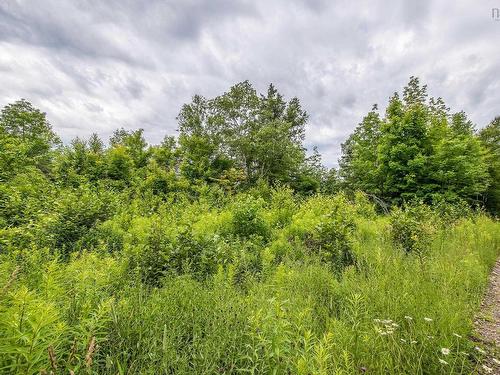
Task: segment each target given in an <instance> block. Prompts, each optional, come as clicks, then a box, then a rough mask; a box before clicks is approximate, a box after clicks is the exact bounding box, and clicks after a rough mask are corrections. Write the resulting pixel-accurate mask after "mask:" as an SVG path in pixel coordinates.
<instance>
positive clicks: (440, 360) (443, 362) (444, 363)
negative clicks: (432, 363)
mask: <svg viewBox="0 0 500 375" xmlns="http://www.w3.org/2000/svg"><path fill="white" fill-rule="evenodd" d="M439 363H441V364H443V365H447V364H448V362H446V361H445V360H444V359H441V358H439Z"/></svg>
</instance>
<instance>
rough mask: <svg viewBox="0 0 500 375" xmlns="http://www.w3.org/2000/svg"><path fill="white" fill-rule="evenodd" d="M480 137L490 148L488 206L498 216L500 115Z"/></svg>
mask: <svg viewBox="0 0 500 375" xmlns="http://www.w3.org/2000/svg"><path fill="white" fill-rule="evenodd" d="M479 139H480V140H481V142H482V144H483V146H484V147H485V148H486V150H488V154H487V155H486V158H487V162H488V172H489V175H490V179H491V185H490V186H489V188H488V190H487V191H486V194H485V200H486V207H487V208H488V210H489V211H490V212H491V213H492V214H493V215H496V216H499V215H500V117H496V118H495V119H494V120H493V121H491V122H490V124H489V125H488V126H486V127H485V128H484V129H481V131H480V133H479Z"/></svg>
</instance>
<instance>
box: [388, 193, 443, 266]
mask: <svg viewBox="0 0 500 375" xmlns="http://www.w3.org/2000/svg"><path fill="white" fill-rule="evenodd" d="M437 224H438V223H437V221H436V217H435V216H434V215H433V213H432V210H431V208H430V207H429V206H427V205H425V204H423V203H419V202H416V203H413V204H411V205H406V206H404V207H403V208H395V209H394V210H393V211H392V213H391V233H392V239H393V242H394V245H395V246H397V247H399V248H401V249H402V250H403V251H405V252H406V253H415V254H417V255H418V256H424V255H425V253H426V252H427V251H428V250H429V248H430V243H431V240H432V234H433V233H434V232H435V230H436V229H435V227H436V225H437Z"/></svg>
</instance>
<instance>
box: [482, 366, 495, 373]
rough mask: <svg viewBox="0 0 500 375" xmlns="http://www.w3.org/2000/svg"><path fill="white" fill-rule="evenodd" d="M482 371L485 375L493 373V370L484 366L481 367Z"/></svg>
mask: <svg viewBox="0 0 500 375" xmlns="http://www.w3.org/2000/svg"><path fill="white" fill-rule="evenodd" d="M483 369H484V371H485V372H486V373H487V374H491V373H492V372H493V369H492V368H491V367H488V366H486V365H483Z"/></svg>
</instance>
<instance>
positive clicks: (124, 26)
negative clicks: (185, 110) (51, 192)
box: [0, 0, 500, 166]
mask: <svg viewBox="0 0 500 375" xmlns="http://www.w3.org/2000/svg"><path fill="white" fill-rule="evenodd" d="M494 7H498V8H500V0H479V1H478V0H469V1H447V0H442V1H425V0H415V1H399V0H394V1H387V0H385V1H373V0H371V1H368V0H367V1H352V0H350V1H328V0H325V1H322V0H313V1H306V0H302V1H292V0H282V1H273V0H267V1H255V0H254V1H236V0H227V1H225V0H212V1H191V0H178V1H171V0H158V1H128V0H116V1H111V0H106V1H102V0H96V1H77V0H74V1H60V0H54V1H52V0H33V1H11V0H1V1H0V106H3V105H5V104H7V103H9V102H12V101H15V100H17V99H19V98H26V99H28V100H30V101H31V102H32V103H33V104H34V105H35V106H37V107H39V108H40V109H41V110H43V111H44V112H47V115H48V118H49V121H50V122H51V123H52V125H53V127H54V129H55V130H56V131H57V132H58V134H59V135H60V136H61V138H62V139H63V140H64V141H66V142H68V141H69V140H71V139H72V138H74V137H76V136H81V137H86V136H88V135H89V134H91V133H92V132H97V133H98V134H100V135H101V136H102V137H104V138H108V137H109V135H110V134H111V132H112V131H113V130H114V129H116V128H118V127H125V128H127V129H135V128H143V129H144V130H145V135H146V138H147V139H148V141H149V142H151V143H159V142H160V141H161V140H162V138H163V136H164V135H165V134H175V129H176V120H175V117H176V116H177V114H178V112H179V110H180V107H181V105H182V104H183V103H186V102H189V101H190V98H191V97H192V96H193V95H194V94H201V95H204V96H207V97H212V96H215V95H218V94H221V93H223V92H224V91H226V90H227V89H228V88H229V87H230V86H231V85H232V84H234V83H237V82H240V81H243V80H246V79H248V80H249V81H250V82H251V83H252V84H253V85H254V87H255V88H256V89H257V90H259V91H261V92H264V91H265V90H266V87H267V86H268V84H269V83H271V82H272V83H274V84H275V86H276V87H277V88H278V90H279V91H280V92H282V93H283V94H284V95H285V96H286V97H287V98H290V97H292V96H297V97H298V98H299V99H300V100H301V102H302V104H303V106H304V107H305V109H306V110H307V111H308V113H309V115H310V121H309V124H308V129H307V139H306V143H307V146H308V147H309V148H311V147H312V146H313V145H316V146H318V147H319V149H320V151H321V153H322V154H323V158H324V163H325V164H327V165H330V166H331V165H335V164H336V160H337V158H338V156H339V152H340V143H341V142H343V141H344V140H345V138H346V137H347V136H348V135H349V133H350V132H351V131H352V129H353V128H354V127H355V126H356V124H357V123H359V121H360V120H361V119H362V117H363V115H364V114H366V112H367V111H369V110H370V109H371V106H372V104H373V103H378V104H379V105H380V107H381V108H384V106H385V104H386V102H387V99H388V97H389V96H390V95H391V94H392V93H393V92H394V91H396V90H401V88H402V87H403V86H404V84H405V83H406V82H407V81H408V78H409V77H410V76H411V75H416V76H419V77H420V78H421V80H422V81H423V82H424V83H427V84H428V86H429V92H430V94H431V95H433V96H442V97H443V98H444V99H445V101H446V103H447V104H448V105H449V106H450V107H451V108H452V110H455V111H458V110H465V111H466V112H467V114H468V115H469V116H470V118H471V119H472V120H473V121H474V123H475V124H477V126H478V127H482V126H484V125H485V124H486V123H488V122H489V121H490V120H491V119H492V118H493V117H494V116H495V115H499V114H500V20H498V21H495V20H494V19H493V18H492V8H494Z"/></svg>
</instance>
